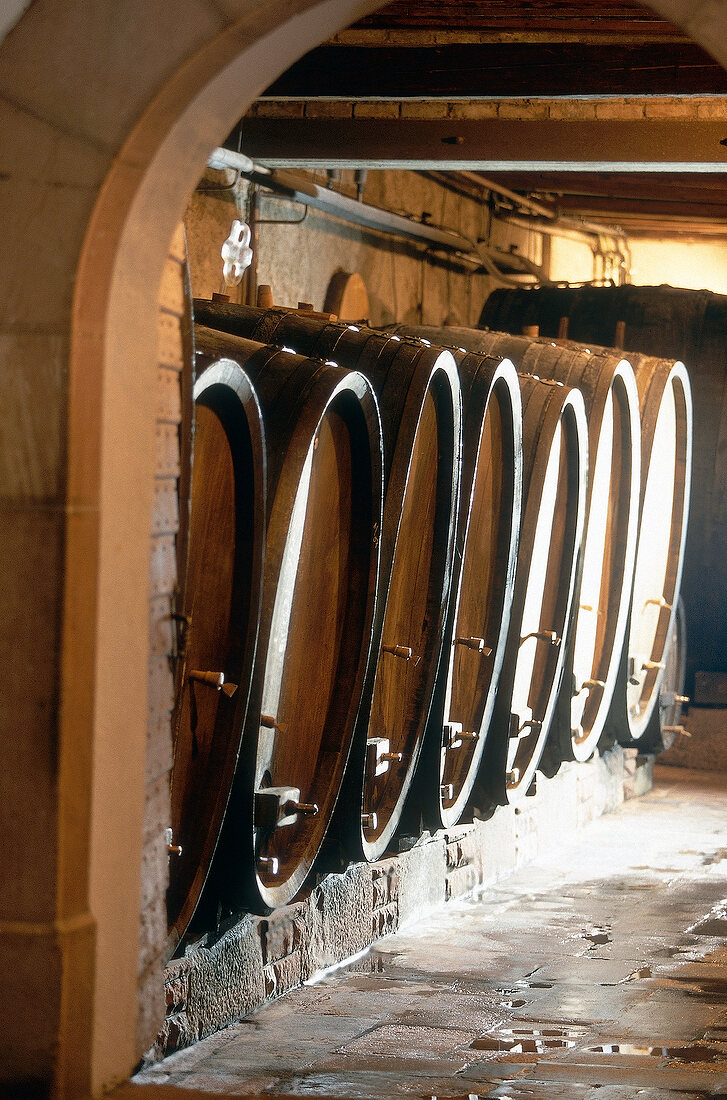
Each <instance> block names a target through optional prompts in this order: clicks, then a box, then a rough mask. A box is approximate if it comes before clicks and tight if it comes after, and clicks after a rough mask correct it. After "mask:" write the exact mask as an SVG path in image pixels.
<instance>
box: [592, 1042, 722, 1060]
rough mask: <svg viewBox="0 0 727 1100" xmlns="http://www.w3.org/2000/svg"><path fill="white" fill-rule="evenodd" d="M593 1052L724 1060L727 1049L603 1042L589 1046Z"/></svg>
mask: <svg viewBox="0 0 727 1100" xmlns="http://www.w3.org/2000/svg"><path fill="white" fill-rule="evenodd" d="M586 1050H587V1051H588V1052H589V1053H591V1054H621V1055H624V1054H628V1055H631V1056H642V1057H644V1058H661V1059H663V1060H665V1061H670V1062H724V1061H727V1051H724V1050H716V1049H715V1048H714V1047H709V1046H703V1045H701V1044H700V1043H693V1044H692V1045H691V1046H673V1047H671V1046H644V1045H641V1044H638V1043H602V1044H600V1045H599V1046H595V1047H587V1048H586Z"/></svg>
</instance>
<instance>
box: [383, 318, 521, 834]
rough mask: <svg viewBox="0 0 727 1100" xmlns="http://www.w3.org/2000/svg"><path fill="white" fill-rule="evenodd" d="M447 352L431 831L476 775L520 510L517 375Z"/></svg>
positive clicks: (425, 784) (422, 787) (424, 332)
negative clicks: (446, 499) (450, 489)
mask: <svg viewBox="0 0 727 1100" xmlns="http://www.w3.org/2000/svg"><path fill="white" fill-rule="evenodd" d="M394 331H395V332H396V333H397V334H398V335H401V336H409V337H413V338H421V339H423V340H424V341H427V340H429V341H430V342H431V343H433V344H440V345H441V344H442V343H443V342H444V341H443V338H442V337H443V336H446V330H444V333H442V334H438V332H437V331H436V330H431V329H424V328H419V327H417V326H405V325H398V326H397V327H396V329H395V330H394ZM438 335H440V338H439V339H437V336H438ZM450 350H451V352H452V355H453V357H454V359H455V362H456V363H457V367H458V370H459V376H460V383H461V386H462V404H463V423H462V483H461V492H460V504H459V517H458V522H457V542H456V552H455V571H454V577H453V584H452V598H451V600H450V607H449V613H448V616H447V623H446V626H445V632H444V652H445V655H446V657H445V664H444V667H443V670H442V675H441V676H440V681H439V684H438V688H437V693H436V696H435V701H434V704H433V707H432V713H431V716H430V722H429V727H428V730H427V734H426V739H425V744H424V749H423V755H422V759H421V761H420V764H419V771H418V774H417V784H416V787H417V791H416V798H417V802H418V804H419V807H420V811H421V814H422V816H423V819H424V822H425V823H426V824H427V825H428V827H429V828H431V829H439V828H450V827H451V826H453V825H456V824H457V822H458V821H460V820H461V818H462V816H463V814H464V812H465V809H466V807H467V804H468V801H469V796H470V793H471V791H472V787H473V785H474V782H475V779H476V776H477V772H478V771H479V767H480V762H481V759H482V754H483V752H484V748H485V741H486V738H487V735H488V732H489V728H490V723H491V720H492V712H493V708H494V703H495V696H496V692H497V686H498V683H499V679H500V671H501V668H502V661H503V657H504V652H505V644H506V642H507V634H508V626H509V623H510V611H511V607H512V596H513V584H514V579H515V564H516V562H517V547H518V539H519V534H520V521H521V512H522V402H521V398H520V383H519V380H518V376H517V372H516V370H515V368H514V367H513V365H512V363H510V362H509V361H508V360H506V359H505V360H503V359H502V358H501V357H493V356H487V355H479V354H471V353H468V352H466V351H464V350H463V349H461V348H450Z"/></svg>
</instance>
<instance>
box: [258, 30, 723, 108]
mask: <svg viewBox="0 0 727 1100" xmlns="http://www.w3.org/2000/svg"><path fill="white" fill-rule="evenodd" d="M725 91H727V72H725V70H724V69H722V68H721V66H719V65H718V64H717V63H716V62H715V61H714V60H713V59H712V58H711V57H709V55H708V54H706V53H705V52H704V50H702V49H700V48H699V47H698V46H695V45H693V44H691V43H685V44H678V43H677V44H673V43H662V44H658V45H654V44H650V45H638V46H633V45H625V46H608V47H604V46H594V45H583V44H581V43H563V44H559V45H553V44H548V43H540V44H537V45H536V44H532V43H514V44H497V43H484V44H482V43H477V44H468V45H460V44H456V45H454V44H453V45H446V46H428V47H422V48H419V47H411V48H397V47H386V48H383V47H382V48H375V49H374V48H369V47H365V46H331V45H326V46H320V47H319V48H318V49H316V50H312V51H311V52H310V53H308V54H306V55H305V56H304V57H303V58H301V60H300V61H298V62H296V64H295V65H293V66H292V67H291V68H290V69H288V70H287V72H285V73H283V75H282V76H281V77H280V78H279V79H278V80H276V81H275V82H274V83H273V84H271V86H270V87H269V88H268V89H267V90H266V92H265V95H266V96H269V97H272V98H280V97H291V98H296V99H315V98H320V97H335V98H338V99H358V98H361V97H365V96H368V97H373V98H379V99H383V98H393V99H406V98H411V97H422V96H423V97H425V98H427V99H436V98H445V99H446V98H450V99H451V98H452V97H465V98H493V99H494V98H498V97H501V96H539V95H542V96H558V95H573V94H577V95H578V96H579V97H582V96H598V95H622V96H628V95H637V96H640V95H674V96H683V95H694V94H705V93H709V92H725Z"/></svg>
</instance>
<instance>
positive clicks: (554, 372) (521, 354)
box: [451, 329, 640, 771]
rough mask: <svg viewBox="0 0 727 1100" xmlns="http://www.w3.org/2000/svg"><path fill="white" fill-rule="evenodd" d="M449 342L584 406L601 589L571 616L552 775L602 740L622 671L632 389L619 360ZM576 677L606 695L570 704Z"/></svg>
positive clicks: (631, 528)
mask: <svg viewBox="0 0 727 1100" xmlns="http://www.w3.org/2000/svg"><path fill="white" fill-rule="evenodd" d="M451 339H452V340H454V341H456V342H459V343H461V344H462V345H463V346H470V348H473V349H476V350H478V351H482V352H485V351H486V352H487V353H489V354H495V355H499V356H508V357H509V359H511V361H513V362H514V363H515V364H516V365H517V367H518V368H519V370H521V371H524V372H527V373H529V374H533V375H538V376H540V377H546V378H555V379H557V381H560V382H562V383H564V384H565V385H569V386H577V387H579V388H580V389H581V392H582V394H583V397H584V400H585V406H586V412H587V415H588V451H590V471H591V475H590V478H588V486H587V494H586V536H585V542H584V559H586V560H587V555H590V554H596V560H598V561H601V562H602V572H601V585H599V592H598V593H596V594H595V595H593V593H592V594H591V596H590V597H588V601H590V602H588V606H593V610H587V609H586V608H581V609H580V610H579V612H577V614H576V615H575V623H574V624H573V629H572V631H571V650H570V651H569V653H568V657H566V661H565V672H564V676H563V691H562V693H561V698H560V700H559V706H558V712H557V715H555V719H554V723H553V730H552V733H551V737H550V739H549V744H548V757H549V759H548V763H547V766H548V768H549V770H551V771H552V770H555V769H557V767H559V766H560V762H561V761H562V760H564V759H574V758H575V759H587V757H588V756H590V755H591V752H592V751H593V749H594V747H595V745H596V744H597V742H598V739H599V737H601V734H602V733H603V729H604V725H605V722H606V719H607V717H608V712H609V705H610V700H612V696H613V693H614V690H615V687H616V681H617V678H618V674H619V670H620V658H621V649H623V646H624V638H625V634H626V629H627V619H628V608H629V603H630V594H631V584H632V576H634V559H635V552H636V539H637V524H638V515H637V508H638V500H639V482H638V473H639V463H638V454H637V458H636V461H635V459H634V440H636V441H637V445H639V437H640V429H639V403H638V394H637V389H636V383H635V381H634V377H632V374H631V372H630V370H629V367H628V366H621V365H620V356H615V355H613V354H612V355H595V354H587V353H586V352H585V350H584V349H583V348H580V346H576V345H573V344H564V343H562V342H560V341H559V342H557V343H555V342H553V341H551V340H547V339H535V340H533V339H528V338H524V337H516V335H505V334H503V333H498V332H482V331H477V330H473V329H454V330H452V335H451ZM612 416H613V433H614V434H613V445H612V450H610V459H609V473H608V477H607V486H606V491H605V493H604V489H603V487H602V494H601V497H598V498H595V499H594V496H593V493H592V487H593V482H592V476H593V471H594V467H595V464H596V456H597V454H598V449H599V447H601V445H603V444H602V439H603V441H604V442H605V443H606V445H607V443H608V440H607V438H606V437H605V436H604V427H603V426H604V422H607V423H609V422H610V421H612ZM604 508H605V509H606V513H605V515H604V513H603V509H604ZM604 522H605V537H603V542H602V544H596V546H594V544H593V540H598V542H599V541H601V539H602V536H601V535H598V533H596V529H597V527H598V526H601V525H602V524H604ZM594 628H595V629H594ZM584 639H588V640H587V642H586V641H585V640H584ZM576 646H577V647H579V650H576V652H580V653H581V654H582V656H581V657H580V658H576V659H575V667H574V648H575V647H576ZM584 647H585V648H584ZM584 662H585V664H584ZM586 664H587V665H588V667H585V665H586ZM574 674H576V675H577V683H579V684H580V683H582V682H584V681H585V680H593V681H602V682H603V683H604V687H603V689H602V687H599V686H597V685H596V684H594V686H593V689H591V690H588V691H587V692H583V691H581V692H580V693H579V698H577V701H576V700H573V696H572V691H571V685H572V682H573V675H574ZM572 702H573V707H572V705H571V704H572Z"/></svg>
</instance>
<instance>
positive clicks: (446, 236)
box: [207, 149, 477, 255]
mask: <svg viewBox="0 0 727 1100" xmlns="http://www.w3.org/2000/svg"><path fill="white" fill-rule="evenodd" d="M207 164H208V166H209V167H210V168H218V169H219V168H232V169H233V170H234V171H236V172H239V174H240V175H241V176H244V177H245V178H246V179H250V180H253V182H255V183H258V184H260V185H261V186H262V187H267V188H269V189H270V190H271V191H275V192H277V193H278V194H282V195H285V196H286V198H291V199H294V200H295V201H296V202H302V203H304V204H305V205H307V206H312V207H314V208H315V209H317V210H322V211H324V212H325V213H327V214H333V215H334V216H335V217H339V218H342V219H344V220H345V221H348V222H353V223H354V224H355V225H362V226H364V227H365V228H366V229H374V230H378V231H379V232H382V233H393V234H395V235H396V236H398V237H405V238H407V239H408V240H414V241H419V242H421V243H422V244H427V245H430V246H433V247H435V248H443V249H447V250H448V251H451V252H464V253H472V254H475V255H476V251H477V250H476V248H475V244H474V241H471V240H469V239H468V238H467V237H463V236H462V235H461V234H459V233H454V232H452V231H450V230H447V229H438V228H437V226H434V225H427V224H425V223H424V222H417V221H413V220H412V219H411V218H407V217H404V215H403V214H392V213H390V212H389V211H388V210H381V209H380V208H379V207H377V206H370V205H369V204H368V203H363V202H359V201H358V200H357V199H351V198H349V197H348V196H347V195H341V194H339V193H338V192H337V191H329V190H328V189H327V188H325V187H319V186H318V185H317V184H315V183H312V182H311V181H310V180H307V179H305V178H303V177H301V176H298V175H295V174H294V173H292V172H284V171H280V170H279V169H275V170H271V169H269V168H265V167H263V166H262V165H259V164H256V163H255V162H254V161H252V160H251V159H250V158H249V157H246V156H245V155H244V154H243V153H236V152H234V151H233V150H231V149H215V150H214V152H213V153H212V155H211V156H210V158H209V160H208V162H207Z"/></svg>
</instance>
